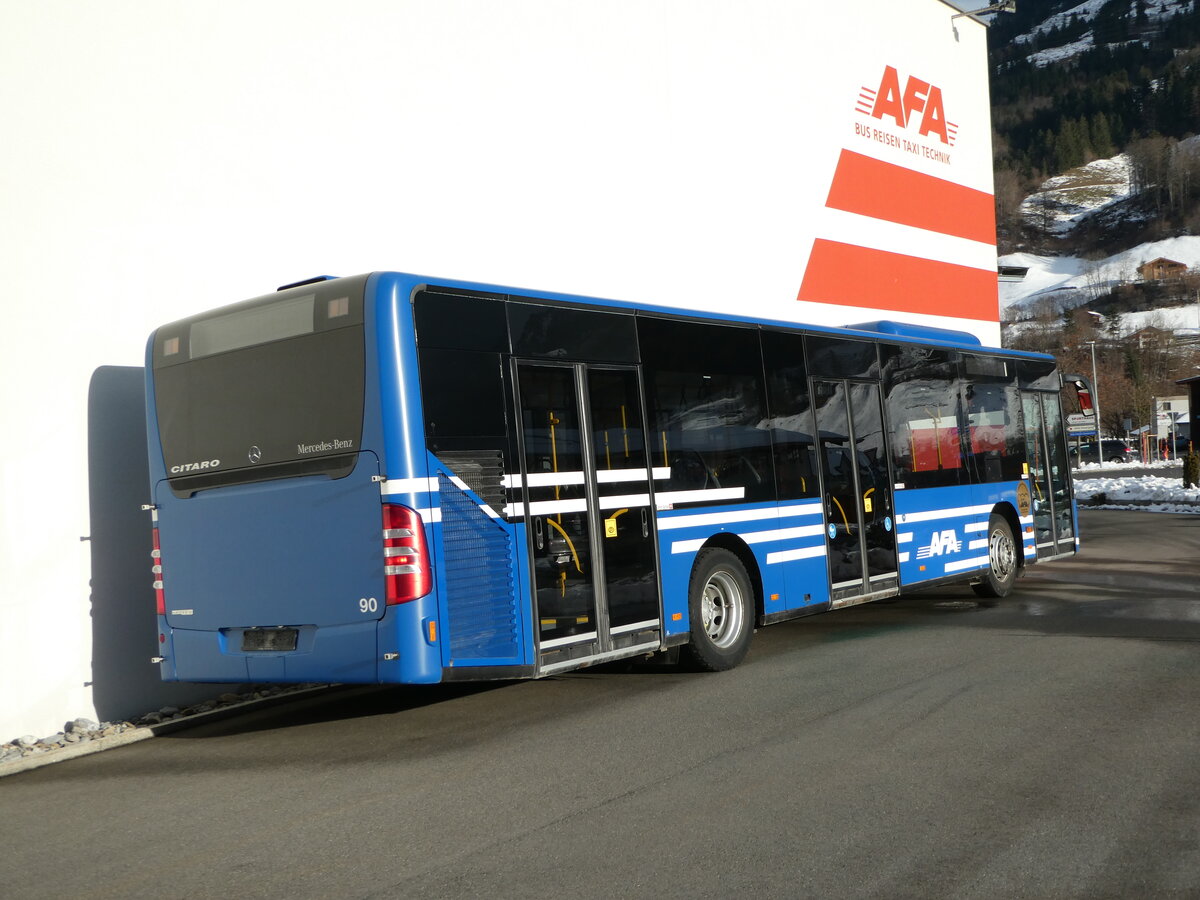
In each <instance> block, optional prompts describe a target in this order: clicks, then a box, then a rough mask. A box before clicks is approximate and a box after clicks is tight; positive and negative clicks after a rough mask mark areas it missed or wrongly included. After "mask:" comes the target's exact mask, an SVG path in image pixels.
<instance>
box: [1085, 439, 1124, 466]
mask: <svg viewBox="0 0 1200 900" xmlns="http://www.w3.org/2000/svg"><path fill="white" fill-rule="evenodd" d="M1101 451H1103V458H1102V457H1101ZM1138 461H1139V460H1138V454H1137V451H1136V450H1134V449H1133V448H1132V447H1130V446H1129V444H1127V443H1126V442H1125V441H1121V440H1117V439H1115V438H1113V439H1109V438H1105V439H1104V440H1102V441H1100V442H1099V443H1097V442H1096V441H1089V442H1088V443H1086V444H1080V445H1079V447H1078V449H1076V448H1072V450H1071V462H1072V464H1075V465H1077V464H1079V463H1081V462H1085V463H1094V462H1108V463H1127V462H1130V463H1131V462H1138Z"/></svg>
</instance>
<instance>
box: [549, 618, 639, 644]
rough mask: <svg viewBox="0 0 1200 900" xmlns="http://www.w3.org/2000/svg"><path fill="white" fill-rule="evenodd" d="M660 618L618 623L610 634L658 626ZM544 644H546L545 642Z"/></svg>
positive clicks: (609, 631) (611, 629)
mask: <svg viewBox="0 0 1200 900" xmlns="http://www.w3.org/2000/svg"><path fill="white" fill-rule="evenodd" d="M657 627H658V619H647V620H646V621H645V622H634V623H633V624H632V625H618V626H617V627H616V628H610V629H608V633H609V634H624V633H625V632H627V631H641V630H642V629H644V628H657ZM543 646H545V645H544V644H543Z"/></svg>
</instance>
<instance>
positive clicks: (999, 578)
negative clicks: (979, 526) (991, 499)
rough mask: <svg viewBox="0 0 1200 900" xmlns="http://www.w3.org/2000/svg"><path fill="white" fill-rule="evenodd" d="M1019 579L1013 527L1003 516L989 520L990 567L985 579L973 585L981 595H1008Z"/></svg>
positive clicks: (996, 596)
mask: <svg viewBox="0 0 1200 900" xmlns="http://www.w3.org/2000/svg"><path fill="white" fill-rule="evenodd" d="M1016 580H1017V545H1016V542H1015V541H1014V540H1013V533H1012V527H1011V526H1010V525H1009V524H1008V520H1007V519H1005V518H1004V517H1003V516H998V515H996V514H994V513H993V514H992V517H991V519H990V520H989V521H988V567H987V571H986V572H984V575H983V580H982V581H980V582H978V583H977V584H973V585H971V587H972V588H974V589H975V593H976V594H978V595H979V596H980V597H990V598H993V599H994V598H998V597H1007V596H1008V595H1009V594H1010V593H1012V589H1013V582H1015V581H1016Z"/></svg>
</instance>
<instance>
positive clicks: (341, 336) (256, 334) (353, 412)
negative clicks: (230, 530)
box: [154, 279, 364, 494]
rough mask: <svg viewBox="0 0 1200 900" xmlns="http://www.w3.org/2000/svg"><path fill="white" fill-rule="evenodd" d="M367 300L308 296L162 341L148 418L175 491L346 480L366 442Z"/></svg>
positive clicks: (309, 291)
mask: <svg viewBox="0 0 1200 900" xmlns="http://www.w3.org/2000/svg"><path fill="white" fill-rule="evenodd" d="M347 282H351V283H347ZM363 288H364V283H363V281H362V280H361V279H341V280H339V281H337V282H331V283H329V284H326V285H306V286H304V287H302V288H296V289H292V290H289V291H286V292H283V293H281V294H279V295H274V296H270V297H266V298H262V299H259V300H252V301H249V302H247V303H244V304H239V305H238V306H235V307H231V308H226V309H224V310H219V311H217V312H215V313H212V314H210V315H206V316H199V317H196V318H193V319H187V320H184V321H181V322H176V323H173V324H171V325H167V326H165V327H163V328H160V329H159V330H158V332H157V333H156V334H155V339H154V387H155V408H156V410H157V413H158V424H159V432H160V438H161V441H162V448H163V457H164V462H165V463H166V468H167V473H168V476H169V480H170V483H171V487H172V489H173V490H175V491H176V492H177V493H184V494H187V493H191V492H193V491H195V490H199V489H203V488H206V487H215V486H218V485H226V484H235V483H240V482H249V481H261V480H266V479H271V478H281V477H288V476H292V475H303V474H326V475H330V476H334V477H338V476H341V475H346V474H348V473H349V472H350V470H351V469H352V468H353V466H354V460H355V458H356V455H357V452H358V451H359V450H360V449H361V447H360V443H361V439H362V419H363V385H364V344H363V340H364V339H363V327H362V320H363V314H362V309H363V302H362V297H363Z"/></svg>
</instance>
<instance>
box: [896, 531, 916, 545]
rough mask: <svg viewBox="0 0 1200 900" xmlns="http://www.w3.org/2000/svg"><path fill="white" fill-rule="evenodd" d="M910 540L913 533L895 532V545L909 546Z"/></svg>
mask: <svg viewBox="0 0 1200 900" xmlns="http://www.w3.org/2000/svg"><path fill="white" fill-rule="evenodd" d="M912 539H913V533H912V532H911V531H905V532H899V531H897V532H896V543H897V544H911V543H912Z"/></svg>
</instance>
